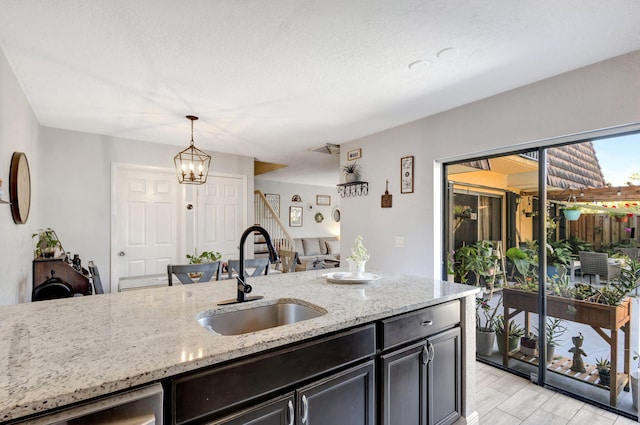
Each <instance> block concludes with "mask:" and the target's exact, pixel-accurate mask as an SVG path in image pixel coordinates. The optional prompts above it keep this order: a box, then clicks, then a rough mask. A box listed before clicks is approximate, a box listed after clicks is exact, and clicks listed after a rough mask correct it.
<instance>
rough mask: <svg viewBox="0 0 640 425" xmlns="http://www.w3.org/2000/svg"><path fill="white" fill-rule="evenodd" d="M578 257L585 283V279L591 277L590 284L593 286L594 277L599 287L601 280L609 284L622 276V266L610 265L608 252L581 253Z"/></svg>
mask: <svg viewBox="0 0 640 425" xmlns="http://www.w3.org/2000/svg"><path fill="white" fill-rule="evenodd" d="M578 255H579V256H580V268H581V269H582V279H583V282H584V277H585V276H589V284H591V283H592V280H591V277H592V276H593V277H595V283H596V285H599V284H600V282H601V280H604V281H607V282H608V281H611V280H615V279H616V277H617V276H619V275H620V265H619V264H618V265H615V264H609V255H608V254H607V253H606V252H590V251H580V252H579V253H578Z"/></svg>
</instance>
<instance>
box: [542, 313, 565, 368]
mask: <svg viewBox="0 0 640 425" xmlns="http://www.w3.org/2000/svg"><path fill="white" fill-rule="evenodd" d="M567 329H568V328H567V323H566V322H565V321H564V320H562V319H559V318H557V317H548V318H547V326H546V331H545V332H546V333H545V343H546V344H547V353H546V354H547V362H549V361H551V360H553V356H554V355H555V350H556V347H557V346H558V345H560V343H561V342H562V340H561V339H560V337H561V336H562V335H564V333H565V332H566V331H567Z"/></svg>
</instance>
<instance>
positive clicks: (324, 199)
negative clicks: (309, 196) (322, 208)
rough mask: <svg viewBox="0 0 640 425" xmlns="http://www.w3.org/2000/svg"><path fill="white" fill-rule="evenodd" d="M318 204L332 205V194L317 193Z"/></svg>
mask: <svg viewBox="0 0 640 425" xmlns="http://www.w3.org/2000/svg"><path fill="white" fill-rule="evenodd" d="M316 205H326V206H330V205H331V196H329V195H316Z"/></svg>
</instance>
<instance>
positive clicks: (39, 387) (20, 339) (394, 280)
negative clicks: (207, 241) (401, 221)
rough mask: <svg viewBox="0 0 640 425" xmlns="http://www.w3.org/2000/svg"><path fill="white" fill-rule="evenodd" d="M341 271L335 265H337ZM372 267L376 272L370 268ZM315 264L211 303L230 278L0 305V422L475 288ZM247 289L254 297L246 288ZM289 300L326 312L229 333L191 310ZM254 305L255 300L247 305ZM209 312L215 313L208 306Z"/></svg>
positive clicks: (231, 290)
mask: <svg viewBox="0 0 640 425" xmlns="http://www.w3.org/2000/svg"><path fill="white" fill-rule="evenodd" d="M336 270H339V269H336ZM374 273H375V272H374ZM322 274H323V273H320V272H319V271H310V272H299V273H290V274H278V275H269V276H263V277H260V278H253V279H251V282H250V283H251V284H252V285H253V286H254V293H255V294H260V295H263V296H264V299H263V300H259V301H252V302H250V303H243V304H233V305H229V306H218V305H217V302H219V301H221V300H224V299H226V298H229V296H230V295H234V294H235V282H233V281H227V282H211V283H206V284H198V285H185V286H177V287H164V288H150V289H141V290H137V291H130V292H123V293H114V294H105V295H99V296H92V297H82V298H74V299H65V300H53V301H46V302H38V303H29V304H19V305H12V306H5V307H0V336H2V338H3V339H4V340H5V341H6V342H7V343H6V344H3V345H2V346H3V347H4V348H0V365H2V369H4V370H3V371H2V372H3V373H2V374H0V422H4V421H9V420H15V419H16V418H21V417H25V416H29V415H33V414H37V413H40V412H43V411H46V410H50V409H54V408H57V407H60V406H66V405H70V404H75V403H77V402H81V401H84V400H89V399H93V398H96V397H100V396H103V395H106V394H110V393H114V392H118V391H121V390H125V389H128V388H132V387H137V386H140V385H144V384H147V383H151V382H157V381H159V380H162V379H165V378H168V377H171V376H176V375H180V374H183V373H186V372H190V371H194V370H197V369H200V368H204V367H208V366H211V365H215V364H219V363H223V362H226V361H229V360H233V359H238V358H241V357H244V356H248V355H252V354H256V353H259V352H262V351H266V350H271V349H275V348H278V347H283V346H286V345H289V344H292V343H296V342H300V341H303V340H307V339H311V338H315V337H319V336H322V335H325V334H330V333H333V332H337V331H340V330H344V329H349V328H352V327H356V326H359V325H364V324H367V323H371V322H375V321H377V320H380V319H384V318H387V317H391V316H395V315H398V314H402V313H405V312H409V311H413V310H417V309H420V308H424V307H428V306H431V305H435V304H440V303H442V302H446V301H450V300H454V299H459V298H463V297H466V296H469V295H474V294H476V293H477V292H478V291H479V289H478V288H475V287H470V286H466V285H460V284H454V283H448V282H442V281H438V280H433V279H428V278H423V277H416V276H408V275H402V274H393V273H379V276H380V277H381V278H380V280H378V281H375V282H371V283H367V284H357V285H342V284H330V283H328V282H327V281H326V280H325V278H324V277H323V276H322ZM252 295H253V294H252ZM286 300H295V301H298V302H301V303H303V304H305V303H306V304H311V306H312V307H320V308H321V309H325V310H327V314H325V315H323V316H320V317H318V318H315V319H310V320H306V321H302V322H298V323H295V324H292V325H286V326H281V327H277V328H271V329H267V330H264V331H259V332H254V333H250V334H244V335H237V336H220V335H216V334H213V333H211V332H209V331H207V330H205V329H204V328H203V327H201V326H200V325H199V324H198V322H197V321H196V320H195V318H196V316H197V315H198V314H202V312H209V313H210V314H216V313H218V312H222V311H233V310H239V309H244V308H251V307H252V305H258V304H268V303H274V302H283V301H286ZM253 303H255V304H253ZM210 310H213V311H210Z"/></svg>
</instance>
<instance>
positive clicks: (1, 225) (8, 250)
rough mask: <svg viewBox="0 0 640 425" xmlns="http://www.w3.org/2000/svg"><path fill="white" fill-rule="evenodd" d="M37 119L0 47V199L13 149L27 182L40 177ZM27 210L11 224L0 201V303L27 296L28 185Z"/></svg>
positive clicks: (34, 215) (31, 223)
mask: <svg viewBox="0 0 640 425" xmlns="http://www.w3.org/2000/svg"><path fill="white" fill-rule="evenodd" d="M39 127H40V126H39V125H38V120H37V118H36V117H35V115H34V114H33V112H32V109H31V106H30V105H29V102H28V101H27V99H26V97H25V96H24V93H23V92H22V89H21V87H20V85H19V83H18V81H17V80H16V78H15V76H14V74H13V71H12V70H11V68H10V66H9V63H8V62H7V59H6V57H5V55H4V53H3V52H2V51H0V179H2V180H3V183H2V188H3V190H4V195H3V196H2V199H3V200H5V201H9V170H10V167H11V156H12V155H13V153H14V152H24V153H25V154H26V156H27V160H28V162H29V168H30V172H31V182H32V183H35V182H37V181H39V180H40V173H39V170H38V168H39V167H38V165H39V154H38V151H37V142H38V132H39ZM32 191H33V193H32V197H31V200H32V201H31V211H30V213H29V218H28V220H27V223H26V224H15V223H14V222H13V218H12V215H11V207H10V206H9V205H4V204H3V205H0V235H2V243H0V270H2V278H1V279H0V305H5V304H15V303H19V302H25V301H28V300H30V299H31V260H32V259H33V250H32V245H31V243H32V242H31V235H32V234H33V231H34V230H35V229H37V222H38V217H39V211H38V210H39V207H40V206H41V202H39V201H38V194H39V193H40V191H39V188H38V187H37V185H36V184H34V185H33V186H32Z"/></svg>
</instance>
